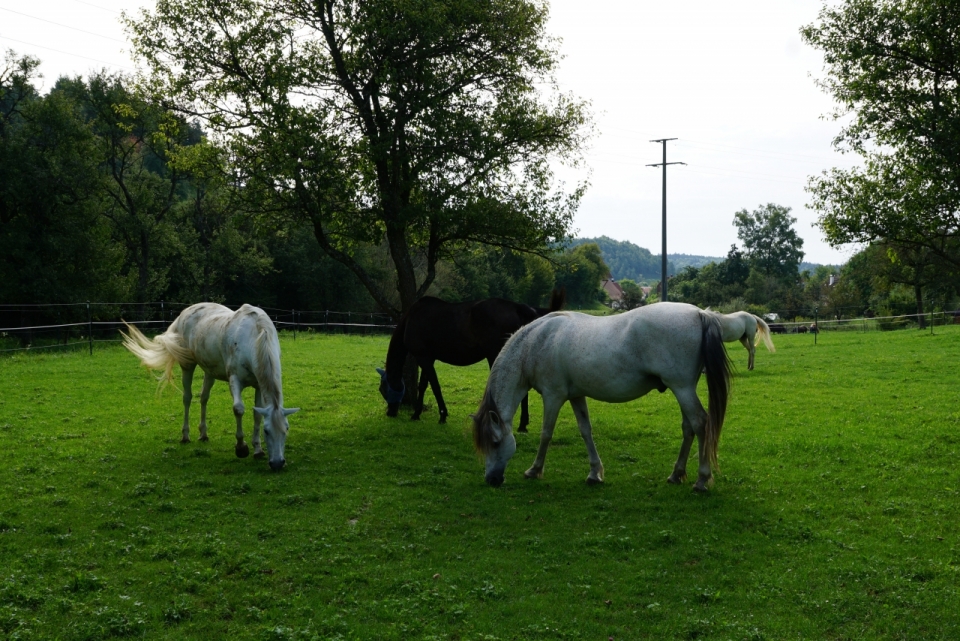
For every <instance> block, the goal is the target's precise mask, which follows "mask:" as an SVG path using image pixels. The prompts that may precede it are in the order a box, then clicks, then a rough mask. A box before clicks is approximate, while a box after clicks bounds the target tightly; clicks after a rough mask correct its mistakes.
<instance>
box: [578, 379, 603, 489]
mask: <svg viewBox="0 0 960 641" xmlns="http://www.w3.org/2000/svg"><path fill="white" fill-rule="evenodd" d="M570 407H572V408H573V415H574V416H576V417H577V427H579V428H580V436H582V437H583V442H584V444H586V446H587V456H589V457H590V474H589V475H588V476H587V483H588V484H589V485H596V484H598V483H603V462H601V461H600V455H599V454H597V446H596V445H594V444H593V426H592V425H590V412H589V411H588V410H587V399H586V398H584V397H583V396H581V397H579V398H571V399H570Z"/></svg>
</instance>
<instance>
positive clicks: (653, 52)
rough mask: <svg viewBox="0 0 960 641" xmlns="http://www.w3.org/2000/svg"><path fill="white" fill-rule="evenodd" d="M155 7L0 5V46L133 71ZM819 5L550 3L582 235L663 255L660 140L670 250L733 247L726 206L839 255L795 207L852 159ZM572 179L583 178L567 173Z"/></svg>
mask: <svg viewBox="0 0 960 641" xmlns="http://www.w3.org/2000/svg"><path fill="white" fill-rule="evenodd" d="M151 4H152V2H151V0H127V1H124V2H121V1H119V0H95V1H93V2H87V1H85V0H34V1H33V2H29V3H24V2H14V1H13V0H0V48H2V49H4V50H7V49H13V50H15V51H16V52H17V53H20V54H23V53H29V54H32V55H34V56H37V57H38V58H40V59H41V61H42V62H43V64H42V66H41V72H42V73H43V74H44V76H45V79H44V81H43V83H42V84H43V86H44V87H45V88H49V87H50V86H51V85H52V84H53V82H54V81H55V80H56V78H57V77H58V76H60V75H77V74H82V75H86V74H88V73H89V72H90V71H91V70H94V69H100V68H103V67H108V68H110V69H113V70H117V71H132V70H133V69H134V64H133V62H132V61H131V60H130V57H129V56H128V55H127V53H126V51H127V50H128V49H129V47H128V46H127V44H126V42H125V40H124V33H123V29H122V28H121V26H120V24H119V22H118V18H119V14H120V11H121V10H124V9H125V10H127V11H131V10H133V9H135V8H136V7H137V6H149V5H151ZM821 6H822V0H777V1H776V2H771V1H770V0H726V1H725V2H717V1H716V0H672V1H671V2H669V3H652V2H638V1H637V0H593V1H592V2H583V0H553V2H552V8H551V22H550V31H551V33H552V34H553V35H554V36H556V37H558V38H560V39H561V40H562V43H561V44H560V50H561V52H562V54H563V55H564V59H563V61H562V63H561V66H560V71H559V74H558V80H559V82H560V85H561V88H562V89H563V90H564V91H569V92H572V93H574V94H576V95H577V96H579V97H581V98H584V99H587V100H589V101H590V102H591V104H592V110H593V113H594V117H595V124H596V131H597V135H596V137H595V138H594V140H593V143H592V148H591V150H590V152H589V155H588V158H587V160H588V163H587V164H588V166H589V170H590V176H589V180H590V183H591V186H590V189H589V191H588V192H587V196H586V198H585V199H584V201H583V203H582V205H581V208H580V211H579V213H578V215H577V217H576V221H575V227H576V228H577V230H578V235H580V236H600V235H606V236H610V237H611V238H615V239H617V240H630V241H633V242H635V243H637V244H638V245H640V246H641V247H646V248H647V249H649V250H650V251H651V252H653V253H654V254H659V253H660V216H661V178H662V176H661V173H660V172H661V170H660V169H659V168H653V167H646V166H645V165H647V164H649V163H657V162H660V161H661V156H662V149H661V147H660V145H659V144H654V143H651V142H649V141H650V140H652V139H657V138H678V140H676V141H673V142H670V143H668V150H667V160H668V162H673V161H682V162H685V163H687V165H686V166H680V165H675V166H672V167H670V168H669V169H668V176H667V188H668V195H667V210H668V217H669V220H668V252H669V253H687V254H701V255H708V256H724V255H726V253H727V251H728V250H729V248H730V245H731V244H733V243H736V242H737V235H736V228H735V227H734V226H733V215H734V212H736V211H739V210H740V209H749V210H753V209H755V208H757V207H758V206H760V205H762V204H765V203H776V204H779V205H785V206H788V207H791V208H792V212H791V213H792V215H794V216H795V217H796V218H797V224H796V229H797V231H798V233H799V234H800V236H801V237H802V238H803V239H804V247H803V249H804V251H805V252H806V256H805V260H807V261H811V262H816V263H839V262H844V261H845V260H846V259H847V258H848V257H849V255H850V254H851V253H852V248H850V247H848V248H841V249H839V250H834V249H831V248H830V247H829V246H828V245H827V244H826V243H825V242H824V241H823V239H822V235H821V233H820V231H819V230H818V229H817V228H815V227H813V226H812V223H814V222H815V220H816V214H815V213H814V212H813V211H811V210H809V209H807V208H806V206H805V205H806V204H807V202H809V197H808V195H807V193H806V192H805V191H804V186H805V185H806V182H807V177H808V176H811V175H814V174H817V173H819V172H821V171H823V170H824V169H827V168H829V167H834V166H849V165H850V164H851V163H852V162H854V159H852V158H850V157H848V156H842V155H840V154H837V153H836V152H834V151H833V150H832V149H831V145H830V142H831V140H832V139H833V137H834V136H836V134H837V132H838V131H839V125H838V124H837V123H836V122H833V121H831V120H825V119H823V118H822V116H824V115H825V114H827V113H829V112H830V111H831V110H832V103H831V101H830V99H829V98H828V97H827V96H826V95H824V94H823V93H822V92H821V91H820V90H819V89H817V87H816V86H815V85H814V82H813V78H814V77H820V76H821V75H822V59H821V56H820V55H819V53H818V52H816V51H814V50H812V49H810V48H809V47H807V46H805V45H803V44H802V43H801V41H800V36H799V29H800V27H801V26H803V25H805V24H809V23H811V22H813V21H814V20H815V19H816V17H817V14H818V12H819V10H820V7H821ZM565 177H567V178H568V179H570V180H577V179H578V178H582V177H583V175H582V174H571V175H569V176H566V175H565Z"/></svg>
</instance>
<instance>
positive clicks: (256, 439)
mask: <svg viewBox="0 0 960 641" xmlns="http://www.w3.org/2000/svg"><path fill="white" fill-rule="evenodd" d="M253 406H254V407H263V394H261V392H260V390H259V389H258V390H256V392H255V393H254V395H253ZM261 421H263V417H262V416H260V412H254V413H253V458H263V457H264V456H266V454H264V453H263V448H262V447H261V446H260V422H261Z"/></svg>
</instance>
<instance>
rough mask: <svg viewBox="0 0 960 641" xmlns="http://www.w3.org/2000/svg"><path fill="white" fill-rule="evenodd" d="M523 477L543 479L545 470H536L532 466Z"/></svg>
mask: <svg viewBox="0 0 960 641" xmlns="http://www.w3.org/2000/svg"><path fill="white" fill-rule="evenodd" d="M523 478H527V479H542V478H543V470H534V469H533V468H531V469H529V470H527V471H526V472H524V473H523Z"/></svg>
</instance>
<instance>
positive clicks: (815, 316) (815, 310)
mask: <svg viewBox="0 0 960 641" xmlns="http://www.w3.org/2000/svg"><path fill="white" fill-rule="evenodd" d="M819 313H820V308H819V307H814V308H813V326H814V327H815V328H816V330H815V331H814V332H813V344H814V345H816V344H817V334H819V333H820V316H819Z"/></svg>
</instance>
